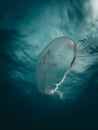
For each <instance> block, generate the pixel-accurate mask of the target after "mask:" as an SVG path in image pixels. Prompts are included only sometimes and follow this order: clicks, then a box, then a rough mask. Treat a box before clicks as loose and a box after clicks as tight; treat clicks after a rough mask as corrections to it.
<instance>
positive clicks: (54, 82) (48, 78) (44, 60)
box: [37, 37, 76, 97]
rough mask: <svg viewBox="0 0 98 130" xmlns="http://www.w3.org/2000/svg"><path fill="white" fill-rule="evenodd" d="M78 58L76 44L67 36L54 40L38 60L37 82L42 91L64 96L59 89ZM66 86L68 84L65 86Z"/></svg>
mask: <svg viewBox="0 0 98 130" xmlns="http://www.w3.org/2000/svg"><path fill="white" fill-rule="evenodd" d="M75 59H76V45H75V43H74V42H73V41H72V40H71V39H69V38H67V37H59V38H57V39H55V40H53V41H52V42H51V43H50V44H49V45H48V46H47V47H46V48H45V49H44V50H43V52H42V53H41V54H40V56H39V58H38V61H37V84H38V90H39V91H40V92H41V93H44V94H48V95H53V94H55V93H56V94H58V95H59V97H62V94H61V93H60V91H59V89H60V87H62V84H63V83H64V82H65V79H66V77H67V76H68V74H69V73H70V71H71V69H72V66H73V64H74V62H75ZM65 87H66V86H65Z"/></svg>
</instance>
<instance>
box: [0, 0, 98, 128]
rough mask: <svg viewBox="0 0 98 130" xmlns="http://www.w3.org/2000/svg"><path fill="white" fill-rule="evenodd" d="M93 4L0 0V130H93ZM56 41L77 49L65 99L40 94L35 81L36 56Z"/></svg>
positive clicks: (96, 68)
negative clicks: (70, 43)
mask: <svg viewBox="0 0 98 130" xmlns="http://www.w3.org/2000/svg"><path fill="white" fill-rule="evenodd" d="M97 5H98V2H97V0H89V1H88V0H85V1H83V0H62V1H56V0H50V1H48V0H47V1H45V0H39V1H33V0H28V1H27V0H25V1H24V0H20V1H19V0H14V1H13V0H6V1H5V0H1V1H0V130H3V129H4V130H9V129H10V130H11V129H12V130H22V129H26V130H44V129H45V130H46V129H49V130H52V129H53V130H56V129H59V130H63V129H64V130H65V129H66V130H70V129H78V130H90V129H93V130H97V129H98V88H97V87H98V15H97V14H98V13H97V12H98V9H97V8H98V6H97ZM60 36H67V37H70V38H71V39H73V40H74V41H75V43H76V46H77V60H76V63H75V64H74V67H73V69H72V71H71V73H70V75H69V76H68V78H67V79H66V81H65V87H64V88H63V89H62V91H63V93H64V97H65V98H64V100H61V99H59V98H58V97H56V96H54V97H52V96H48V95H45V94H41V93H40V92H39V90H38V89H37V82H36V63H37V59H38V56H39V55H40V53H41V52H42V51H43V49H44V48H45V47H46V45H48V44H49V43H50V42H51V41H52V40H54V39H55V38H57V37H60ZM61 64H62V63H61Z"/></svg>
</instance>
